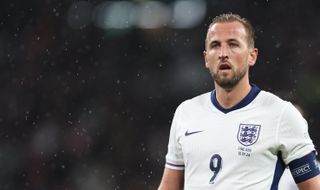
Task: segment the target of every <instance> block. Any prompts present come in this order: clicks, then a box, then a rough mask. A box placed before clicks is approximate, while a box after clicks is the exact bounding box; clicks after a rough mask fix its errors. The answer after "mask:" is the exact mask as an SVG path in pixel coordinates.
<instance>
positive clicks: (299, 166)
mask: <svg viewBox="0 0 320 190" xmlns="http://www.w3.org/2000/svg"><path fill="white" fill-rule="evenodd" d="M289 168H290V171H291V174H292V176H293V178H294V181H295V182H296V183H300V182H303V181H305V180H308V179H310V178H312V177H315V176H317V175H319V174H320V171H319V165H318V163H317V160H316V154H315V152H314V151H313V152H310V153H309V154H307V155H305V156H303V157H302V158H299V159H296V160H293V161H292V162H290V164H289Z"/></svg>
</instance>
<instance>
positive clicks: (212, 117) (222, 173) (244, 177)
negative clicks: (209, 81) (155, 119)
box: [166, 84, 315, 190]
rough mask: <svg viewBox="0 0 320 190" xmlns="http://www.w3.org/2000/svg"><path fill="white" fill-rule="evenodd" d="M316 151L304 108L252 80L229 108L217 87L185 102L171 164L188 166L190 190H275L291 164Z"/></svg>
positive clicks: (178, 114) (172, 137)
mask: <svg viewBox="0 0 320 190" xmlns="http://www.w3.org/2000/svg"><path fill="white" fill-rule="evenodd" d="M312 151H315V148H314V145H313V143H312V140H311V139H310V137H309V133H308V126H307V122H306V121H305V119H304V118H303V117H302V116H301V114H300V112H299V111H298V110H297V109H296V108H295V107H294V106H293V105H292V104H291V103H290V102H287V101H284V100H282V99H280V98H279V97H277V96H276V95H274V94H272V93H269V92H266V91H263V90H260V89H259V88H258V87H257V86H256V85H253V84H252V89H251V91H250V92H249V94H248V95H247V96H246V97H245V98H244V99H243V100H242V101H241V102H239V103H238V104H237V105H235V106H234V107H232V108H230V109H224V108H222V107H221V106H220V105H219V103H218V101H217V100H216V96H215V91H214V90H213V91H212V92H208V93H205V94H203V95H200V96H197V97H195V98H193V99H190V100H187V101H184V102H183V103H182V104H180V105H179V106H178V108H177V110H176V112H175V115H174V118H173V121H172V126H171V130H170V138H169V145H168V153H167V155H166V167H167V168H170V169H174V170H184V189H185V190H209V189H210V190H211V189H215V190H226V189H233V190H257V189H264V190H267V189H272V190H274V189H278V182H279V179H280V177H281V175H282V173H283V171H284V169H285V167H286V165H288V164H289V163H290V162H291V161H293V160H296V159H299V158H301V157H303V156H305V155H307V154H309V153H310V152H312Z"/></svg>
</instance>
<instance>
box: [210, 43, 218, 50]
mask: <svg viewBox="0 0 320 190" xmlns="http://www.w3.org/2000/svg"><path fill="white" fill-rule="evenodd" d="M219 47H220V44H219V43H211V44H210V48H211V49H217V48H219Z"/></svg>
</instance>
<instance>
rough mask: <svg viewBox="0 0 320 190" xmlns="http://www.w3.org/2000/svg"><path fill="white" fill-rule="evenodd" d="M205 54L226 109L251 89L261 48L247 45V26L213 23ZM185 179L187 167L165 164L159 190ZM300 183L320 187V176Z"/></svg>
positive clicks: (308, 188) (178, 189)
mask: <svg viewBox="0 0 320 190" xmlns="http://www.w3.org/2000/svg"><path fill="white" fill-rule="evenodd" d="M203 55H204V59H205V66H206V68H208V69H209V71H210V74H211V76H212V78H213V81H214V85H215V89H216V98H217V100H218V102H219V104H220V105H221V106H222V107H223V108H225V109H228V108H231V107H233V106H235V105H236V104H237V103H239V102H240V101H241V100H242V99H243V98H244V97H245V96H246V95H247V94H248V93H249V92H250V90H251V86H250V83H249V68H250V67H251V66H253V65H254V64H255V63H256V60H257V56H258V49H257V48H254V47H250V46H249V45H248V40H247V34H246V30H245V28H244V26H243V25H242V24H241V23H240V22H238V21H234V22H224V23H216V24H214V25H212V26H211V27H210V28H209V30H208V34H207V39H206V50H205V51H204V52H203ZM183 183H184V171H181V170H172V169H168V168H165V170H164V174H163V177H162V180H161V183H160V186H159V190H182V189H183ZM298 187H299V189H300V190H315V189H320V177H319V176H317V177H313V178H311V179H309V180H306V181H304V182H301V183H299V184H298Z"/></svg>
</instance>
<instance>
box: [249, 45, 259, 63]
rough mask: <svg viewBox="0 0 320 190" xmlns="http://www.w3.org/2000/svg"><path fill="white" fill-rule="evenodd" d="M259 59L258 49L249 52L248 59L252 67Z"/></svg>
mask: <svg viewBox="0 0 320 190" xmlns="http://www.w3.org/2000/svg"><path fill="white" fill-rule="evenodd" d="M257 57H258V49H257V48H252V49H251V50H250V52H249V59H248V63H249V65H250V66H253V65H254V64H255V63H256V61H257Z"/></svg>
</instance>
